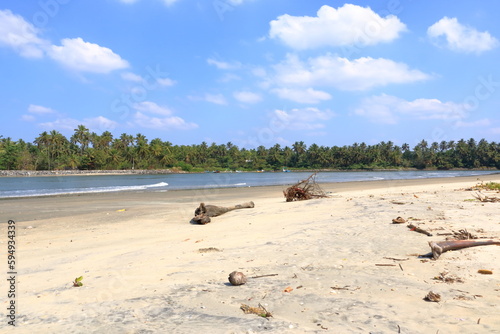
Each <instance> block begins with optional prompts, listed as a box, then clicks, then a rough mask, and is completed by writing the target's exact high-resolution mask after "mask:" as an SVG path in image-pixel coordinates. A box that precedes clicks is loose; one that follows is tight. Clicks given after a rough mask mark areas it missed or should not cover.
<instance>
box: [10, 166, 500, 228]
mask: <svg viewBox="0 0 500 334" xmlns="http://www.w3.org/2000/svg"><path fill="white" fill-rule="evenodd" d="M499 179H500V176H499V175H498V174H486V175H480V176H477V175H475V176H455V177H442V178H426V179H398V180H370V181H347V182H328V183H318V184H319V185H320V186H321V188H322V189H323V190H324V191H325V192H326V193H327V194H328V195H329V196H336V195H339V194H343V193H349V192H368V191H381V190H394V189H399V190H400V191H403V190H404V189H405V188H408V187H422V188H425V187H432V186H436V185H441V186H446V185H453V184H463V183H470V184H469V185H470V186H473V185H474V184H477V183H479V182H490V181H492V180H497V182H500V181H498V180H499ZM288 186H289V185H271V186H255V187H225V188H199V189H174V190H167V191H165V190H164V191H144V190H131V191H117V192H100V193H79V194H56V195H45V196H26V197H5V198H0V214H2V215H3V216H4V217H16V216H17V217H19V216H20V217H22V219H21V220H23V221H32V220H37V219H48V218H59V217H68V216H71V215H74V214H84V213H91V212H93V211H95V210H96V209H95V208H93V207H92V206H88V205H85V203H86V202H88V201H91V202H92V203H94V202H99V203H102V205H99V206H98V207H99V208H102V209H107V210H119V209H120V208H121V207H122V206H127V205H129V203H131V204H133V205H139V204H140V205H144V206H146V205H149V204H150V203H175V204H176V205H185V204H187V203H189V204H190V205H193V207H196V206H198V204H199V203H201V202H212V203H213V202H226V203H228V205H229V204H230V203H231V200H232V199H233V198H242V199H244V198H243V197H245V198H246V199H248V200H253V199H255V198H257V199H259V198H266V197H269V196H270V195H271V194H273V197H275V198H278V199H283V200H284V197H283V190H284V189H285V188H286V187H288ZM306 202H308V201H306ZM54 203H58V204H59V208H57V209H54V210H49V209H47V208H50V207H52V206H53V205H54ZM121 203H123V204H121ZM20 208H22V210H21V209H20ZM9 219H11V218H9Z"/></svg>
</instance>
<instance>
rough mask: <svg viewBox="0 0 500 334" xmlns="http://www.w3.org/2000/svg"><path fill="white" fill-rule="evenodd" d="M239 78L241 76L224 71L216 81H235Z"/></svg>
mask: <svg viewBox="0 0 500 334" xmlns="http://www.w3.org/2000/svg"><path fill="white" fill-rule="evenodd" d="M237 80H241V77H239V76H238V75H236V74H233V73H225V74H224V75H223V76H222V77H221V78H220V79H219V80H218V81H219V82H231V81H237Z"/></svg>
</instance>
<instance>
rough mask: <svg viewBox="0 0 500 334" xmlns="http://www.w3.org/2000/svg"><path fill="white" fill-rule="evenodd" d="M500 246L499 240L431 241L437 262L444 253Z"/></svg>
mask: <svg viewBox="0 0 500 334" xmlns="http://www.w3.org/2000/svg"><path fill="white" fill-rule="evenodd" d="M486 245H500V241H499V240H478V239H474V240H448V241H437V242H436V241H429V246H430V247H431V250H432V258H433V259H434V260H437V259H438V258H439V256H441V254H442V253H444V252H447V251H450V250H457V249H462V248H468V247H476V246H486Z"/></svg>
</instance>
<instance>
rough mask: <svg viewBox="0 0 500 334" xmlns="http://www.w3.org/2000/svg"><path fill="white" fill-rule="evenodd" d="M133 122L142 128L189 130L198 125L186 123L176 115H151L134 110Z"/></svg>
mask: <svg viewBox="0 0 500 334" xmlns="http://www.w3.org/2000/svg"><path fill="white" fill-rule="evenodd" d="M133 118H134V120H133V124H132V125H138V126H140V127H143V128H150V129H178V130H190V129H196V128H197V127H198V125H197V124H195V123H188V122H186V121H185V120H184V119H182V118H180V117H177V116H170V117H152V116H149V115H146V114H144V113H142V112H139V111H138V112H136V113H135V114H134V116H133Z"/></svg>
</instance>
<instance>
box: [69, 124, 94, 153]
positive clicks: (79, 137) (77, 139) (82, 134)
mask: <svg viewBox="0 0 500 334" xmlns="http://www.w3.org/2000/svg"><path fill="white" fill-rule="evenodd" d="M74 131H75V133H74V134H73V136H72V137H71V142H72V143H79V144H80V154H81V155H83V154H84V153H85V150H86V149H87V147H88V146H89V143H90V132H89V129H87V128H86V127H85V125H78V127H77V128H76V129H75V130H74Z"/></svg>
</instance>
